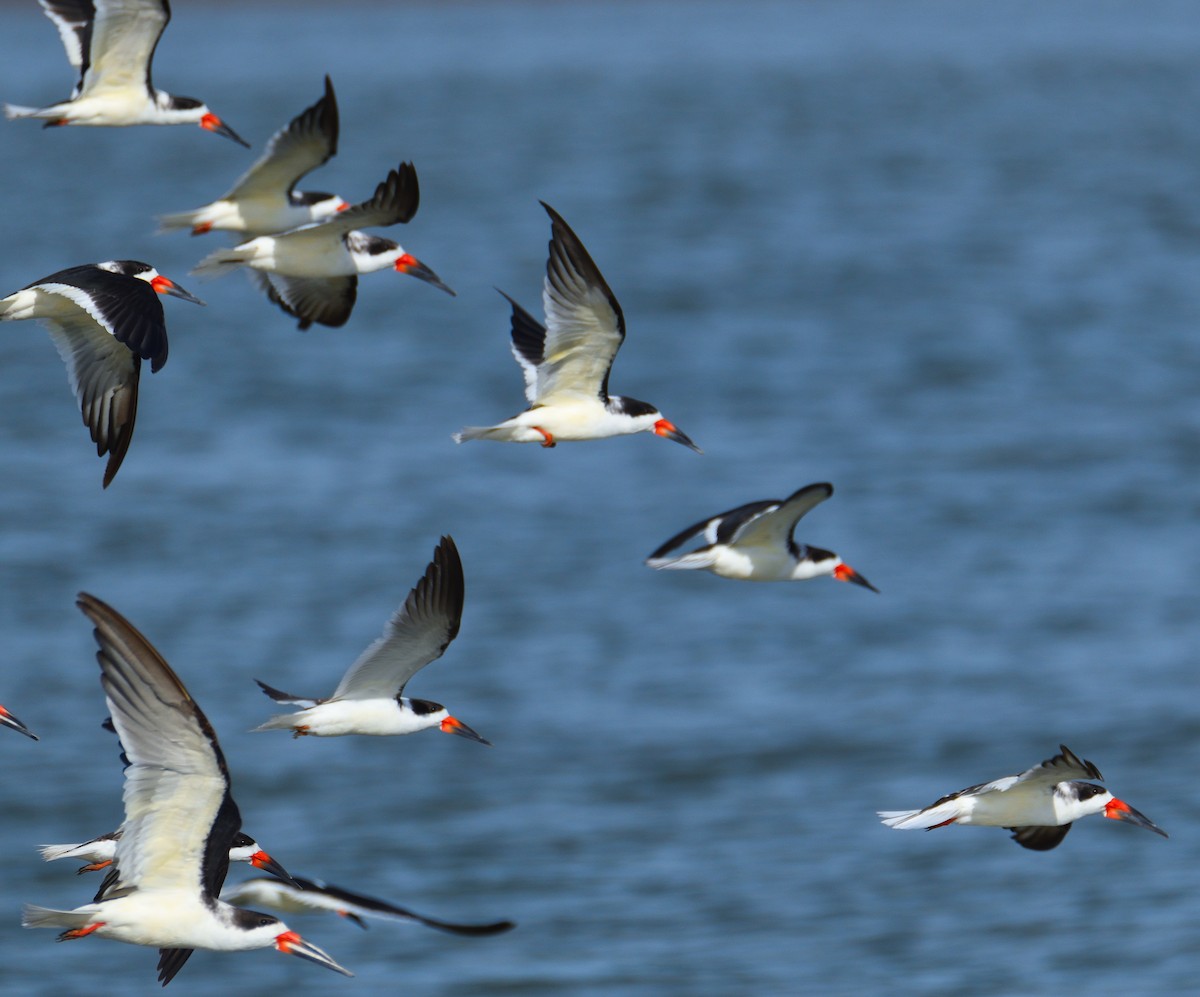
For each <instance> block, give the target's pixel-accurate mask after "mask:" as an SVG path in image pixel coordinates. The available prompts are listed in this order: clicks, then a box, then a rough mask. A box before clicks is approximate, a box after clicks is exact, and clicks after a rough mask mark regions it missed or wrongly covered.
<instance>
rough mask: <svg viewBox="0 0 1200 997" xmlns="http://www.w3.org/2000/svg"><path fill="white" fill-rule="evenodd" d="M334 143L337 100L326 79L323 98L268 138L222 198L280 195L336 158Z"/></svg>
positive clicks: (327, 78)
mask: <svg viewBox="0 0 1200 997" xmlns="http://www.w3.org/2000/svg"><path fill="white" fill-rule="evenodd" d="M337 144H338V107H337V98H336V97H334V95H333V84H332V83H331V82H330V81H329V77H328V76H326V77H325V95H324V96H323V97H322V98H321V99H320V100H318V101H317V102H316V103H315V104H313V105H312V106H311V107H309V108H306V109H305V110H303V111H301V112H300V113H299V114H298V115H296V117H294V118H292V120H291V121H290V122H288V124H286V125H284V126H283V127H282V128H280V129H279V131H277V132H276V133H275V134H274V135H272V136H271V139H270V141H269V142H267V148H266V151H264V152H263V154H262V155H261V156H260V157H259V158H258V159H257V160H256V161H255V163H254V165H253V166H251V167H250V169H248V170H247V171H246V172H245V173H244V174H242V176H241V177H240V178H239V179H238V181H237V183H235V184H234V185H233V189H232V190H231V191H230V192H229V193H228V194H226V195H225V197H226V199H230V200H233V199H237V198H241V197H245V196H247V195H253V194H255V193H258V194H267V195H279V196H283V195H284V194H285V193H288V192H290V191H291V190H292V188H293V187H295V186H296V181H297V180H299V179H300V178H301V177H302V176H304V174H306V173H308V172H310V171H312V170H315V169H316V168H317V167H318V166H320V165H321V164H322V163H326V162H328V161H329V160H330V158H332V157H333V156H335V155H337Z"/></svg>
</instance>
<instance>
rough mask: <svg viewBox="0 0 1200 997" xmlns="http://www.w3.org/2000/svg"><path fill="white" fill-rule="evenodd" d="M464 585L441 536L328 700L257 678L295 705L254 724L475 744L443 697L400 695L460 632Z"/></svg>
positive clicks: (319, 733)
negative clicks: (435, 732)
mask: <svg viewBox="0 0 1200 997" xmlns="http://www.w3.org/2000/svg"><path fill="white" fill-rule="evenodd" d="M465 592H466V587H465V581H464V578H463V567H462V560H461V558H460V557H459V554H458V548H457V547H456V546H455V544H454V541H453V540H452V539H451V538H450V537H442V539H441V542H440V543H439V544H438V545H437V547H436V548H435V549H434V552H433V560H432V561H430V563H429V566H428V567H427V568H426V569H425V574H424V575H423V576H422V577H421V580H420V581H418V582H417V584H416V585H415V586H414V587H413V589H412V591H411V592H409V593H408V598H406V599H405V600H404V604H403V605H402V606H401V607H400V608H399V609H398V610H396V612H395V614H394V615H393V616H392V618H391V619H390V620H389V621H388V623H387V626H386V627H384V630H383V635H382V636H380V637H379V639H378V640H376V641H375V642H374V643H372V644H371V646H370V647H368V648H367V649H366V650H365V651H363V653H362V654H361V655H359V657H358V660H357V661H355V662H354V664H352V665H351V666H350V668H349V669H348V670H347V672H346V674H345V675H343V676H342V680H341V682H339V683H338V687H337V688H336V689H334V690H333V694H332V695H331V696H329V697H328V698H327V699H306V698H304V697H302V696H293V695H291V694H290V693H286V692H280V691H279V690H278V689H273V688H271V686H269V685H267V684H266V683H265V682H259V683H258V684H259V687H260V688H261V689H262V691H263V692H264V693H265V694H266V695H267V696H269V697H270V698H271V699H273V700H274V701H275V702H277V703H286V704H289V705H292V706H298V707H300V710H299V712H297V713H281V714H279V715H277V716H274V717H271V718H270V719H269V720H268V721H267V722H266V723H264V724H262V725H261V726H259V727H256V728H254V729H255V730H290V731H291V732H292V734H293V736H295V737H302V736H305V735H311V736H313V737H340V736H342V735H344V734H374V735H391V734H415V733H416V732H417V731H421V730H428V729H429V728H432V727H436V728H438V729H439V730H441V731H442V732H443V733H445V734H457V735H459V736H460V737H465V738H468V739H469V740H472V741H479V742H480V743H481V744H488V743H490V742H488V741H486V740H484V739H483V738H482V737H480V736H479V735H478V734H476V733H475V731H473V730H472V729H471V728H470V727H468V726H467V725H466V724H465V723H463V722H462V721H461V720H458V719H456V718H455V717H452V716H450V713H449V711H448V710H447V709H446V708H445V707H444V706H442V704H441V703H433V702H430V701H429V700H427V699H410V698H408V697H407V696H405V695H404V687H405V686H406V685H408V681H409V679H411V678H412V677H413V676H414V675H416V674H417V672H419V671H420V670H421V669H422V668H424V667H425V666H426V665H427V664H429V663H430V662H431V661H436V660H437V659H438V658H440V657H441V656H442V654H443V653H444V652H445V650H446V648H447V647H449V646H450V642H451V641H452V640H454V638H455V637H456V636H458V628H459V624H460V623H461V621H462V611H463V600H464V597H465Z"/></svg>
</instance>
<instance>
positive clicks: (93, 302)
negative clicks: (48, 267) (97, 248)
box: [25, 264, 168, 371]
mask: <svg viewBox="0 0 1200 997" xmlns="http://www.w3.org/2000/svg"><path fill="white" fill-rule="evenodd" d="M30 288H33V289H36V290H38V291H41V292H42V293H44V294H57V295H59V296H61V297H63V298H66V299H67V300H68V301H70V302H71V303H72V304H73V305H75V306H76V307H77V308H79V309H81V310H82V311H83V312H85V313H86V314H87V315H89V316H90V317H91V318H92V319H94V320H95V321H96V322H97V323H99V325H100V326H101V327H102V328H103V329H104V331H105V332H107V333H108V334H109V335H111V336H112V337H113V338H114V339H116V340H117V341H118V342H120V343H124V344H125V345H126V346H127V347H129V349H131V350H133V352H134V353H136V354H137V355H138V356H140V357H141V358H142V359H143V360H149V361H150V369H151V370H154V371H157V370H159V369H160V368H161V367H162V366H163V365H164V364H165V363H166V362H167V349H168V343H167V319H166V315H165V313H164V312H163V306H162V300H161V299H160V298H159V295H158V293H157V292H156V291H155V290H154V288H153V287H151V286H150V284H149V283H148V282H147V281H144V280H141V279H139V278H137V277H130V276H127V275H126V274H120V273H113V272H112V271H109V270H103V269H101V268H99V267H96V266H94V265H92V264H86V265H84V266H78V267H70V268H68V269H66V270H59V271H58V272H57V273H52V274H50V276H49V277H43V278H42V279H41V280H38V281H34V282H33V283H32V284H27V285H26V286H25V289H26V290H28V289H30Z"/></svg>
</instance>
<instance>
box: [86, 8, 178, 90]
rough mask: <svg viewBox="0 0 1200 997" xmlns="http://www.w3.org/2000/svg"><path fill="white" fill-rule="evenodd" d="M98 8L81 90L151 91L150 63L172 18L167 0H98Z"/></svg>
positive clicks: (93, 22)
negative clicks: (140, 89) (137, 89)
mask: <svg viewBox="0 0 1200 997" xmlns="http://www.w3.org/2000/svg"><path fill="white" fill-rule="evenodd" d="M95 8H96V15H95V18H94V19H93V21H92V33H91V45H90V47H89V50H88V55H87V56H86V58H88V60H89V63H90V64H89V65H88V67H87V69H86V70H85V71H84V73H83V76H82V79H81V83H82V89H83V90H86V91H87V92H88V93H92V94H94V93H96V92H98V91H103V90H124V89H127V88H128V89H136V88H144V89H145V90H146V91H147V92H152V90H153V85H152V83H151V81H150V62H151V60H152V59H153V58H154V49H155V46H157V45H158V39H159V37H160V36H161V35H162V33H163V29H164V28H165V27H166V26H167V22H168V21H169V20H170V19H171V8H170V6H169V5H168V4H167V2H166V0H95Z"/></svg>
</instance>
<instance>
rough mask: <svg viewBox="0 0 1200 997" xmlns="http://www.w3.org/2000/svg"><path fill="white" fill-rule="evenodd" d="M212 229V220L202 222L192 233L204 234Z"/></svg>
mask: <svg viewBox="0 0 1200 997" xmlns="http://www.w3.org/2000/svg"><path fill="white" fill-rule="evenodd" d="M211 231H212V222H201V223H200V224H199V225H196V226H195V227H193V228H192V235H204V234H205V233H206V232H211Z"/></svg>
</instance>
